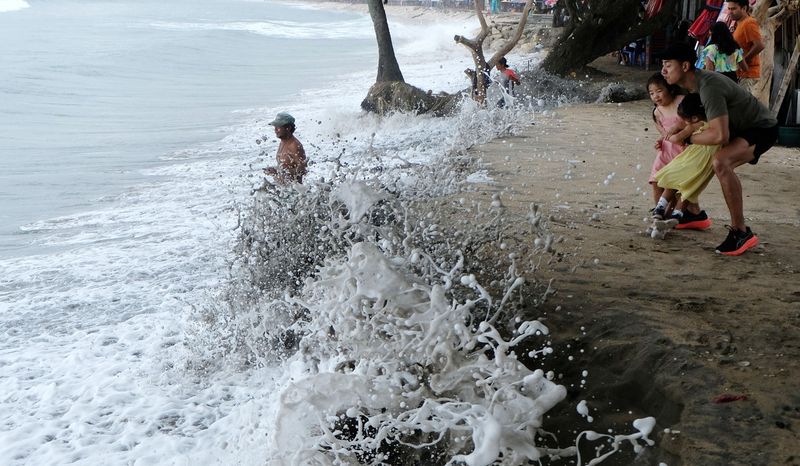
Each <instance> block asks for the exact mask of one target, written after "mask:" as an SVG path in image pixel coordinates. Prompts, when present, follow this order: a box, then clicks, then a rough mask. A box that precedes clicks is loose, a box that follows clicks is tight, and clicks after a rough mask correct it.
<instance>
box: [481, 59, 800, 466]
mask: <svg viewBox="0 0 800 466" xmlns="http://www.w3.org/2000/svg"><path fill="white" fill-rule="evenodd" d="M618 68H623V67H618ZM650 73H652V72H650ZM650 73H646V72H639V73H638V74H637V75H635V76H633V77H634V78H635V79H641V78H642V77H643V76H647V75H649V74H650ZM629 77H630V76H629ZM645 79H646V78H645ZM641 82H644V80H641ZM651 108H652V104H651V103H650V102H649V101H634V102H628V103H622V104H616V103H615V104H582V105H575V106H570V107H563V108H559V109H556V110H554V111H553V112H550V113H549V114H548V115H545V116H541V115H538V116H536V118H535V119H532V120H531V122H530V124H526V126H525V128H524V130H523V131H522V132H521V133H520V134H517V135H515V136H510V137H505V138H500V139H497V140H495V141H493V142H491V143H489V144H486V145H484V146H481V147H475V148H473V150H472V151H471V152H472V155H473V156H475V157H477V158H479V159H480V160H481V161H482V163H483V164H484V165H485V168H486V169H487V170H488V172H489V175H490V176H491V177H492V178H493V180H494V181H493V182H492V183H488V184H482V185H479V186H477V191H476V193H475V196H477V197H479V198H485V199H486V200H487V202H488V201H489V199H491V196H492V195H493V194H499V195H500V198H501V200H502V202H503V204H504V205H505V206H506V207H507V208H508V209H511V210H513V211H517V212H518V213H519V215H520V216H524V215H525V212H527V211H528V209H529V205H530V204H531V203H537V204H539V205H540V206H541V207H542V208H544V209H545V211H546V212H548V213H549V214H550V215H551V221H550V229H551V232H552V233H553V234H555V235H556V236H557V237H561V238H562V239H563V242H561V243H559V244H558V245H557V247H556V251H557V252H556V254H555V255H554V256H553V258H552V261H551V263H550V264H548V265H546V266H543V267H542V269H541V270H540V272H538V274H539V280H540V281H541V280H542V278H545V279H548V278H553V279H554V281H553V287H554V288H555V289H556V290H557V293H556V294H555V295H553V296H551V297H550V298H549V299H548V301H547V303H546V304H545V305H542V306H538V307H531V310H530V312H531V315H532V316H543V317H544V321H545V322H546V323H547V324H548V325H549V326H550V328H551V331H552V333H553V335H554V343H555V345H556V347H557V348H558V350H557V351H556V354H557V355H560V356H557V358H556V360H555V361H551V364H552V363H555V367H558V370H557V372H561V373H563V374H564V380H565V381H570V380H572V381H574V380H578V379H581V378H582V377H581V375H580V374H581V372H582V371H583V370H587V371H588V372H589V374H588V377H586V385H585V387H583V388H581V387H579V386H577V385H575V386H568V388H570V399H569V403H565V406H564V407H563V408H562V410H561V412H560V413H554V414H553V417H552V419H551V422H552V423H553V424H552V425H555V426H556V428H558V427H557V426H559V425H564V426H572V427H571V428H570V429H569V430H570V432H572V431H574V430H575V429H574V426H575V425H585V428H586V429H593V430H597V431H599V432H605V430H606V429H608V428H613V429H614V430H615V432H617V433H627V432H630V431H631V428H630V421H631V420H633V419H635V418H636V417H642V416H646V415H652V416H655V417H657V418H658V427H657V430H658V433H657V435H656V436H655V437H656V440H657V444H656V448H654V449H652V451H650V452H648V453H646V454H645V455H643V456H642V457H641V458H639V459H638V460H636V461H634V459H633V456H632V455H628V456H625V455H620V456H618V457H616V458H615V459H612V460H610V461H609V462H607V463H604V464H632V463H634V464H658V462H659V461H663V462H665V463H667V464H669V465H670V466H674V465H676V464H687V465H778V464H780V465H783V464H800V435H798V432H799V431H800V364H799V363H798V361H799V360H800V275H799V274H798V273H799V272H800V242H799V241H798V239H800V234H798V231H799V229H798V228H799V227H800V204H798V201H797V199H798V194H800V189H798V187H797V180H798V179H800V151H799V150H798V149H795V148H786V147H774V148H773V149H771V150H770V151H769V152H767V153H766V154H765V155H764V156H763V157H762V159H761V162H760V163H759V164H758V165H755V166H750V165H747V166H744V167H741V168H739V169H738V170H737V173H738V174H739V177H740V179H741V181H742V185H743V190H744V196H745V197H744V202H745V217H746V219H747V223H748V225H749V226H750V227H751V228H752V229H753V231H754V232H755V233H756V234H757V235H758V236H759V238H760V241H761V244H760V245H759V246H757V247H756V248H755V249H752V250H750V251H748V252H746V253H745V254H744V255H742V256H739V257H725V256H721V255H718V254H715V253H714V248H715V247H716V246H717V245H718V244H719V243H720V242H722V240H723V239H724V238H725V236H726V234H727V230H726V229H725V228H724V225H725V224H726V223H729V218H728V211H727V208H726V206H725V202H724V199H723V197H722V194H721V190H720V187H719V183H718V182H717V180H716V179H714V180H712V182H711V184H710V186H709V188H708V189H707V190H706V192H704V193H703V194H702V195H701V198H700V201H701V204H702V206H703V208H704V209H705V210H706V211H707V212H708V214H709V215H710V216H711V218H712V219H713V222H714V223H713V226H712V227H711V228H710V229H708V230H705V231H689V230H681V231H677V230H674V231H670V232H669V234H668V235H667V237H666V238H665V239H664V240H660V241H659V240H654V239H652V238H651V237H650V236H649V235H647V234H646V229H647V227H648V226H649V223H650V221H649V220H647V217H649V214H648V209H650V208H651V207H652V194H651V190H650V187H649V185H648V184H647V178H648V175H649V173H650V166H651V164H652V161H653V159H654V149H653V144H654V142H655V140H656V138H657V135H658V133H657V131H656V129H655V126H654V124H653V122H652V119H651V118H650V111H651ZM568 355H571V356H572V358H573V359H572V360H569V359H568ZM726 394H727V395H734V396H736V395H743V396H744V398H745V399H738V400H735V401H730V402H726V403H715V402H714V400H715V399H716V398H717V397H719V396H720V395H726ZM583 399H585V400H587V402H588V405H589V407H590V410H591V413H592V415H593V416H594V418H595V419H594V422H593V423H588V422H586V421H585V420H583V419H582V418H581V417H580V416H579V415H578V413H577V412H575V409H574V406H575V404H577V402H578V401H580V400H583ZM581 423H583V424H581ZM626 426H627V427H626ZM664 429H670V432H665V431H664ZM676 431H677V432H676ZM639 461H641V463H640V462H639Z"/></svg>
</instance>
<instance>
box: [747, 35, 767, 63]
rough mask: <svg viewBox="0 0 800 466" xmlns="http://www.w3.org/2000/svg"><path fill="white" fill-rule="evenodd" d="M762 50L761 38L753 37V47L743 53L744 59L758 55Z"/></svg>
mask: <svg viewBox="0 0 800 466" xmlns="http://www.w3.org/2000/svg"><path fill="white" fill-rule="evenodd" d="M762 50H764V41H763V40H761V37H758V38H757V39H756V38H754V39H753V47H752V48H751V49H750V50H748V51H747V53H745V54H744V59H745V60H749V59H750V58H752V57H754V56H756V55H758V54H759V53H761V51H762Z"/></svg>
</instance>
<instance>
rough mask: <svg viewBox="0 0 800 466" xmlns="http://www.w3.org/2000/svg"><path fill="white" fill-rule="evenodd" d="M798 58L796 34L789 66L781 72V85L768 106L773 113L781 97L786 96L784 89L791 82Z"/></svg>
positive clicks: (798, 42) (799, 39)
mask: <svg viewBox="0 0 800 466" xmlns="http://www.w3.org/2000/svg"><path fill="white" fill-rule="evenodd" d="M798 58H800V36H797V37H796V38H795V39H794V51H793V52H792V58H790V59H789V66H787V67H786V71H785V72H784V73H783V79H782V80H781V87H780V88H778V95H776V96H775V102H773V104H772V105H771V106H770V110H772V111H773V112H775V113H778V112H779V111H780V109H781V104H783V98H784V97H786V91H787V90H788V89H789V83H791V82H792V80H793V79H794V75H795V73H796V72H797V60H798Z"/></svg>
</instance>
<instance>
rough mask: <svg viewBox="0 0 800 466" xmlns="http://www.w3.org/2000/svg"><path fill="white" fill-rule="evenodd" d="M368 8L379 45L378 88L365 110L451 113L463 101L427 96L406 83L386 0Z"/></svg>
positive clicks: (455, 97) (373, 1)
mask: <svg viewBox="0 0 800 466" xmlns="http://www.w3.org/2000/svg"><path fill="white" fill-rule="evenodd" d="M367 5H368V7H369V15H370V18H372V25H373V27H374V28H375V38H376V39H377V42H378V75H377V77H376V78H375V84H373V85H372V87H370V89H369V91H368V92H367V96H366V97H365V98H364V100H363V101H361V108H363V109H364V110H367V111H370V112H375V113H378V114H386V113H390V112H395V111H401V112H416V113H433V114H435V115H444V114H447V113H450V112H451V111H452V110H453V109H454V108H455V106H456V104H457V102H458V100H459V99H460V97H459V96H458V95H452V94H446V93H439V94H433V93H432V92H430V91H428V92H425V91H424V90H422V89H420V88H418V87H415V86H412V85H410V84H408V83H406V82H405V80H404V79H403V73H402V72H401V71H400V65H399V64H398V63H397V57H396V56H395V53H394V46H393V45H392V35H391V32H390V31H389V22H388V20H387V18H386V10H385V9H384V8H383V0H367Z"/></svg>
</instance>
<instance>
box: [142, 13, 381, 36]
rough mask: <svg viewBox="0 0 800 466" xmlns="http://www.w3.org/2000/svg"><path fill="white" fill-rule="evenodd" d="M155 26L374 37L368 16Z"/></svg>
mask: <svg viewBox="0 0 800 466" xmlns="http://www.w3.org/2000/svg"><path fill="white" fill-rule="evenodd" d="M151 26H152V27H155V28H160V29H168V30H174V31H183V30H185V31H198V30H202V31H244V32H251V33H253V34H259V35H263V36H268V37H277V38H282V39H301V40H302V39H368V38H371V37H372V36H373V32H372V24H371V22H370V21H369V18H368V17H364V18H359V19H355V20H349V21H338V22H331V23H316V22H297V21H234V22H226V23H214V22H208V23H196V22H195V23H180V22H163V21H160V22H154V23H151Z"/></svg>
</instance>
